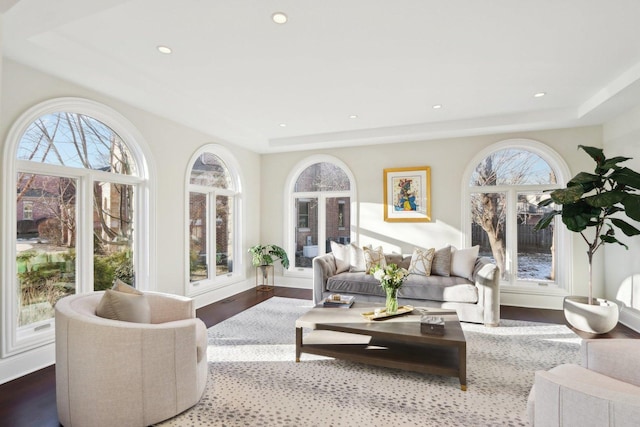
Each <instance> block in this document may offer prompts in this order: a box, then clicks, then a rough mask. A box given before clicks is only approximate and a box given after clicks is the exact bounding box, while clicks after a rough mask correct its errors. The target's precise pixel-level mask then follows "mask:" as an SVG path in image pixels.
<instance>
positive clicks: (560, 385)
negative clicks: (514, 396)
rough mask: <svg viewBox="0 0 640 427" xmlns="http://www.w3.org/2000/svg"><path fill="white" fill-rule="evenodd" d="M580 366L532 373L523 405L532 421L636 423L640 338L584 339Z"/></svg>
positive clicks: (639, 421) (539, 425) (541, 425)
mask: <svg viewBox="0 0 640 427" xmlns="http://www.w3.org/2000/svg"><path fill="white" fill-rule="evenodd" d="M580 352H581V358H582V366H578V365H574V364H565V365H560V366H556V367H555V368H552V369H550V370H549V371H538V372H536V374H535V381H534V386H533V388H532V389H531V392H530V394H529V401H528V404H527V411H528V416H529V422H530V423H531V425H532V426H536V427H546V426H549V427H551V426H576V427H578V426H579V427H589V426H597V427H606V426H610V427H611V426H618V427H625V426H629V427H631V426H638V425H640V358H639V355H640V340H636V339H595V340H584V341H583V342H582V345H581V347H580Z"/></svg>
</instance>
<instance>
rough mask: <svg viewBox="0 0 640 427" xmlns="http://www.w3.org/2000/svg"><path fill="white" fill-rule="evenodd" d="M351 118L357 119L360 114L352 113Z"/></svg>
mask: <svg viewBox="0 0 640 427" xmlns="http://www.w3.org/2000/svg"><path fill="white" fill-rule="evenodd" d="M349 118H350V119H357V118H358V115H357V114H352V115H350V116H349Z"/></svg>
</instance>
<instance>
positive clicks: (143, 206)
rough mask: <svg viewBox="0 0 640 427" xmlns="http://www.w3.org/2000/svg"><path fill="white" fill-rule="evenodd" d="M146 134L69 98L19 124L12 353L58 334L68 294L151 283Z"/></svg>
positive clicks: (7, 291) (12, 229) (8, 301)
mask: <svg viewBox="0 0 640 427" xmlns="http://www.w3.org/2000/svg"><path fill="white" fill-rule="evenodd" d="M142 143H143V141H142V138H141V137H140V136H139V135H138V134H137V132H136V130H135V129H134V128H133V126H132V125H131V124H130V123H129V122H128V121H127V120H126V119H125V118H124V117H122V116H120V115H119V114H118V113H116V112H115V111H113V110H111V109H108V108H107V107H105V106H102V105H100V104H97V103H94V102H91V101H88V100H83V99H75V98H63V99H57V100H52V101H48V102H45V103H43V104H40V105H38V106H36V107H34V108H32V109H31V110H29V111H28V112H27V113H25V114H24V115H23V116H22V117H21V118H20V119H18V121H17V122H16V123H15V124H14V126H13V127H12V129H11V131H10V133H9V137H8V140H7V146H6V151H5V158H4V164H5V170H6V171H7V174H6V176H5V182H6V192H5V194H7V195H10V194H13V195H15V196H14V197H6V198H5V209H4V212H5V215H6V219H5V236H16V237H15V239H9V238H8V239H6V240H7V242H6V246H5V250H4V254H3V267H4V268H3V271H4V284H5V285H4V286H3V295H4V298H3V299H4V305H5V310H4V313H5V321H4V325H5V329H6V334H5V337H6V338H5V342H4V343H3V354H5V355H8V354H12V353H16V352H19V351H22V350H25V349H28V348H31V347H34V346H37V345H41V344H43V343H45V342H48V341H51V340H52V339H53V327H52V323H53V317H54V311H53V306H54V304H55V303H56V301H57V300H58V299H60V298H62V297H63V296H65V295H69V294H73V293H82V292H90V291H94V290H103V289H107V288H109V287H111V286H112V284H113V282H114V281H115V280H116V279H121V280H123V281H125V282H127V283H130V284H132V285H133V286H135V287H139V288H148V287H149V283H150V277H149V274H150V266H149V247H150V242H149V239H150V233H149V231H150V230H151V228H152V227H151V225H150V221H152V219H151V216H150V212H149V210H148V206H149V198H150V197H151V196H150V187H149V170H148V165H147V163H146V160H145V155H144V153H143V150H144V148H143V146H142V145H141V144H142Z"/></svg>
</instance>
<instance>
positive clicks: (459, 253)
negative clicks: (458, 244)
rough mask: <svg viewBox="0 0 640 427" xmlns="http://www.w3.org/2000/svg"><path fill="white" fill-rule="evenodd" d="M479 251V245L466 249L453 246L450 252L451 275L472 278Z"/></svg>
mask: <svg viewBox="0 0 640 427" xmlns="http://www.w3.org/2000/svg"><path fill="white" fill-rule="evenodd" d="M479 251H480V246H478V245H476V246H474V247H472V248H467V249H456V248H453V251H452V252H451V275H452V276H458V277H464V278H467V279H469V280H473V267H474V266H475V265H476V258H478V252H479Z"/></svg>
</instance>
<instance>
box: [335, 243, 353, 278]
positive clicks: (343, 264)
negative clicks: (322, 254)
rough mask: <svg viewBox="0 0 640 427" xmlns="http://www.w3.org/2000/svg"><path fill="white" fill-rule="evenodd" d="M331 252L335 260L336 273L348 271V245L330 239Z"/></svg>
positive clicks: (349, 264)
mask: <svg viewBox="0 0 640 427" xmlns="http://www.w3.org/2000/svg"><path fill="white" fill-rule="evenodd" d="M331 253H333V257H334V258H335V260H336V274H338V273H344V272H345V271H349V267H351V263H350V261H349V259H350V258H349V246H347V245H341V244H340V243H338V242H334V241H333V240H332V241H331Z"/></svg>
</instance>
